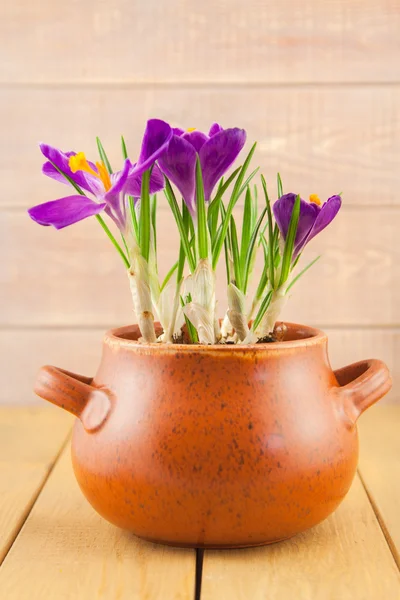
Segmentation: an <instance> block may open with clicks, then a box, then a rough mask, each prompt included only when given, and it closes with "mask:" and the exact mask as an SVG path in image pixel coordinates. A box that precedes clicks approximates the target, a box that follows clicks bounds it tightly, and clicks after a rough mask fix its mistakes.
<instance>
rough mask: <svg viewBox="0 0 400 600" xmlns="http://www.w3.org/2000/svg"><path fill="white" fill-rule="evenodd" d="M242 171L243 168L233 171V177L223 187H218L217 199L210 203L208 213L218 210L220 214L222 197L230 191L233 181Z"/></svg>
mask: <svg viewBox="0 0 400 600" xmlns="http://www.w3.org/2000/svg"><path fill="white" fill-rule="evenodd" d="M240 169H241V167H238V168H237V169H235V171H233V173H231V175H230V176H229V177H228V179H227V180H226V181H225V182H224V183H223V184H222V185H221V186H219V187H218V190H217V193H216V195H215V198H214V199H213V200H212V201H211V202H210V204H209V206H208V212H210V211H211V213H212V212H213V211H214V210H216V211H217V212H218V208H219V201H220V200H221V198H222V196H223V195H224V193H225V192H226V190H227V189H228V187H229V186H230V184H231V183H232V181H233V180H234V179H235V177H236V175H237V174H238V173H239V171H240ZM221 181H222V180H221Z"/></svg>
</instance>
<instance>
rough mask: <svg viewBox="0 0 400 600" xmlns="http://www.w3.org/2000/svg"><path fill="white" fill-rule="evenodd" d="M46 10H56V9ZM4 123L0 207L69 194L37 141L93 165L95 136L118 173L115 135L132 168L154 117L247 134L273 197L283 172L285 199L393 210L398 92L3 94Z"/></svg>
mask: <svg viewBox="0 0 400 600" xmlns="http://www.w3.org/2000/svg"><path fill="white" fill-rule="evenodd" d="M42 4H43V3H42V2H39V3H37V4H35V7H36V6H40V5H42ZM274 4H277V3H270V5H271V6H273V5H274ZM350 4H352V3H350ZM354 4H356V3H354ZM361 4H363V3H361ZM6 5H7V3H6V4H4V6H6ZM324 5H325V4H324ZM7 6H9V7H13V6H14V3H11V4H10V3H9V4H8V5H7ZM70 6H71V5H70ZM84 6H86V5H85V4H82V7H84ZM97 6H98V3H97ZM243 6H244V5H243ZM52 7H53V10H56V9H57V5H56V4H55V3H53V4H52ZM399 7H400V4H399ZM10 10H12V9H11V8H10ZM31 10H34V9H33V5H32V8H31ZM399 10H400V8H399ZM1 27H4V22H2V21H1V19H0V28H1ZM130 37H132V36H130ZM399 39H400V38H399ZM89 54H90V55H91V56H92V52H90V53H89ZM68 57H69V58H68V61H67V60H66V61H65V63H69V60H70V54H69V55H68ZM24 60H25V59H24ZM3 62H4V61H3ZM365 62H366V63H367V61H365ZM398 62H399V64H400V61H398ZM368 68H369V67H368ZM0 115H1V117H0V118H1V121H2V134H3V137H4V139H7V140H8V143H7V144H3V145H2V146H1V148H0V178H1V189H2V193H1V195H0V203H1V204H2V205H3V206H4V205H6V206H9V207H17V206H21V207H28V206H31V205H33V204H38V203H40V202H45V201H46V200H52V199H54V198H57V197H60V195H62V193H63V192H66V190H67V188H66V187H65V188H64V187H63V186H60V184H57V183H55V182H51V181H50V180H49V179H48V178H46V177H43V176H42V174H41V165H42V162H43V161H42V158H43V157H42V155H41V154H40V152H39V150H38V149H37V144H38V142H39V141H45V142H47V143H52V144H53V145H56V146H58V147H60V148H63V149H65V150H70V149H75V150H76V151H78V150H84V151H85V152H86V153H87V155H88V156H89V157H90V156H97V154H96V153H97V150H96V145H95V136H96V135H99V136H100V137H101V138H102V141H103V143H104V146H105V148H106V149H107V152H108V154H109V155H110V158H111V159H112V164H113V166H114V168H118V165H121V154H120V143H119V136H120V134H121V133H123V134H124V136H125V138H126V140H127V145H128V150H129V152H130V156H131V158H132V160H136V157H137V154H138V151H139V145H140V141H141V139H142V135H143V128H144V123H145V121H146V119H148V118H149V117H155V116H157V117H160V118H163V119H166V120H167V121H169V122H171V123H172V124H179V125H181V126H183V127H198V128H199V129H204V130H208V128H209V126H210V124H211V123H212V122H213V121H215V120H217V121H220V122H221V123H222V125H223V126H224V127H233V126H239V127H243V128H244V129H246V131H247V134H248V139H249V143H250V142H251V143H252V142H253V141H254V140H258V148H257V152H256V155H255V157H254V161H253V162H254V164H255V166H257V165H260V166H261V170H262V172H263V173H264V175H265V177H266V178H267V181H268V182H269V184H270V191H271V194H272V196H274V195H275V193H276V186H275V180H276V173H277V171H279V172H280V173H281V175H282V178H283V183H284V188H285V190H286V191H289V190H293V191H295V192H300V193H301V194H302V195H303V196H304V197H308V195H309V194H310V193H318V194H319V195H320V196H321V198H328V197H329V196H331V195H332V194H334V193H337V192H343V194H344V196H343V197H344V200H345V202H346V204H347V205H357V206H365V205H372V206H380V207H382V206H385V205H395V206H398V205H399V203H398V195H397V190H398V189H399V187H400V171H399V169H398V156H399V155H400V135H399V133H400V86H399V85H393V86H389V87H384V86H346V87H337V86H336V87H335V86H322V87H316V86H309V87H298V86H293V85H288V86H287V87H284V88H276V87H272V88H268V87H256V88H252V87H247V86H246V87H244V88H238V87H230V88H228V89H217V88H215V86H212V87H210V86H202V87H200V88H196V89H192V88H188V87H179V88H177V89H158V88H157V87H153V88H151V87H149V88H148V89H129V88H124V87H121V86H119V87H118V86H109V87H105V86H96V88H95V89H84V88H81V87H74V86H68V85H63V86H61V87H57V88H54V87H53V88H46V87H44V88H42V87H39V88H32V87H28V88H26V89H25V88H24V89H12V88H9V87H5V88H4V89H2V90H1V94H0ZM248 146H249V144H248Z"/></svg>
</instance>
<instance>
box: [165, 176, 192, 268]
mask: <svg viewBox="0 0 400 600" xmlns="http://www.w3.org/2000/svg"><path fill="white" fill-rule="evenodd" d="M164 193H165V197H166V198H167V200H168V204H169V205H170V207H171V210H172V214H173V215H174V218H175V222H176V224H177V227H178V231H179V236H180V238H181V243H182V246H183V249H184V252H185V256H186V260H187V261H188V265H189V269H190V272H191V273H194V271H195V270H196V263H195V260H194V257H193V253H192V250H191V248H190V244H189V240H188V236H187V233H186V232H185V226H184V223H183V218H182V214H181V211H180V210H179V206H178V203H177V201H176V198H175V194H174V191H173V189H172V187H171V184H170V182H169V180H168V178H167V177H165V188H164ZM189 230H190V223H189Z"/></svg>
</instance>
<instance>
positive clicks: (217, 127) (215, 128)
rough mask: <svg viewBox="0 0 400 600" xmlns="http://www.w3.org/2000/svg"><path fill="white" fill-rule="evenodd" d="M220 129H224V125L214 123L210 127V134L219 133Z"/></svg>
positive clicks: (210, 135)
mask: <svg viewBox="0 0 400 600" xmlns="http://www.w3.org/2000/svg"><path fill="white" fill-rule="evenodd" d="M220 131H223V127H221V125H219V124H218V123H213V124H212V125H211V127H210V131H209V132H208V136H209V137H213V136H214V135H215V134H216V133H219V132H220Z"/></svg>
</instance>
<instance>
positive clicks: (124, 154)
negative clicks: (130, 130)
mask: <svg viewBox="0 0 400 600" xmlns="http://www.w3.org/2000/svg"><path fill="white" fill-rule="evenodd" d="M121 150H122V156H123V157H124V159H125V160H126V159H127V158H128V151H127V149H126V144H125V138H124V136H123V135H121Z"/></svg>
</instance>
